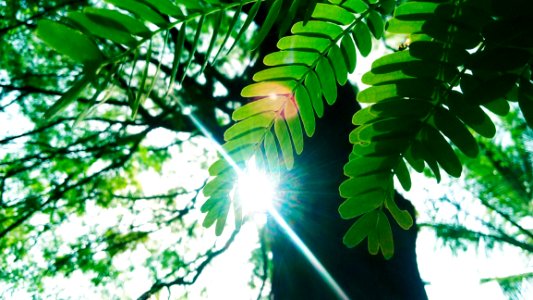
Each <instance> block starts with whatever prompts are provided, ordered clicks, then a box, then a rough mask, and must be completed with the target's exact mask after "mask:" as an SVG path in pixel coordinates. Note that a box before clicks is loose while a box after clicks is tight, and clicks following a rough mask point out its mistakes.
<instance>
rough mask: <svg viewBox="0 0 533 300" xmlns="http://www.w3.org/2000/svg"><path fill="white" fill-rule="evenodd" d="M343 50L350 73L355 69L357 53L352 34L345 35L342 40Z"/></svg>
mask: <svg viewBox="0 0 533 300" xmlns="http://www.w3.org/2000/svg"><path fill="white" fill-rule="evenodd" d="M341 51H342V56H343V57H344V63H345V64H346V68H347V70H348V72H349V73H352V72H353V71H354V70H355V64H356V62H357V55H356V53H355V43H354V41H353V39H352V36H351V35H345V36H344V37H343V38H342V40H341Z"/></svg>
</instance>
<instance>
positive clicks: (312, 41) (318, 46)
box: [277, 35, 330, 53]
mask: <svg viewBox="0 0 533 300" xmlns="http://www.w3.org/2000/svg"><path fill="white" fill-rule="evenodd" d="M329 45H330V40H328V39H325V38H321V37H312V36H302V35H291V36H286V37H282V38H281V39H280V40H279V41H278V44H277V46H278V49H280V50H289V49H306V50H309V51H313V52H317V53H322V52H324V51H325V50H326V49H327V48H328V47H329Z"/></svg>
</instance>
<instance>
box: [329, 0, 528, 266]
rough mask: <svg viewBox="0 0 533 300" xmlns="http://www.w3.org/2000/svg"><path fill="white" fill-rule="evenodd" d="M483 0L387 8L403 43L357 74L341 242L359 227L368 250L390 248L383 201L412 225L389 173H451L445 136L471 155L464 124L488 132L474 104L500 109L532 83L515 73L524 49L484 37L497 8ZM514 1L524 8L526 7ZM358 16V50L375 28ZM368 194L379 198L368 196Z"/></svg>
mask: <svg viewBox="0 0 533 300" xmlns="http://www.w3.org/2000/svg"><path fill="white" fill-rule="evenodd" d="M488 2H489V0H487V1H483V0H464V1H452V0H451V1H431V0H417V1H408V2H406V3H403V4H401V5H399V6H398V7H397V8H396V10H395V12H394V17H393V18H392V19H391V20H390V21H389V22H388V24H387V30H388V31H389V32H391V33H401V34H409V38H410V40H411V43H410V45H409V47H408V49H407V50H404V51H398V52H395V53H392V54H389V55H386V56H383V57H381V58H379V59H377V60H376V61H375V62H374V63H373V64H372V69H371V70H370V71H369V72H367V73H366V74H365V75H364V76H363V78H362V81H363V82H364V83H366V84H369V85H371V87H370V88H367V89H366V90H363V91H361V92H360V93H359V95H358V101H360V102H363V103H370V104H372V105H371V106H368V107H366V108H364V109H362V110H360V111H358V112H357V113H356V114H355V115H354V117H353V123H354V124H355V125H359V127H358V128H356V129H355V130H354V131H352V133H351V134H350V142H351V143H353V144H354V147H353V151H352V154H351V155H350V158H349V162H348V163H347V164H346V166H345V169H344V171H345V174H346V175H347V176H348V177H349V179H347V180H346V181H344V182H343V183H342V184H341V186H340V187H339V191H340V194H341V196H342V197H344V198H347V200H346V201H345V202H344V203H343V204H341V206H340V208H339V212H340V213H341V216H343V217H345V218H358V219H356V221H355V224H354V226H353V227H352V228H351V229H350V230H349V231H348V233H347V234H346V236H345V243H346V244H347V245H348V246H354V245H355V244H356V243H358V242H361V241H362V240H363V239H364V237H365V234H366V235H367V236H368V248H369V251H370V252H371V253H376V252H377V249H378V248H379V249H381V251H382V253H383V255H384V256H385V257H386V258H389V257H391V256H392V254H393V251H394V246H393V242H392V240H390V239H389V238H390V237H392V234H391V233H390V224H388V220H387V222H385V221H383V222H382V220H386V218H387V215H386V214H383V209H387V210H388V211H389V212H390V214H391V215H392V217H393V218H394V219H395V220H396V222H397V223H398V224H399V225H400V227H402V228H404V229H408V228H409V227H410V226H411V225H412V224H413V220H412V217H411V215H410V214H409V213H408V212H407V211H404V210H401V209H400V208H398V206H397V205H396V203H395V201H394V199H393V197H392V196H391V195H392V191H393V189H394V186H393V180H392V177H393V176H396V178H397V179H398V181H399V182H400V184H401V186H402V187H403V188H404V189H405V190H409V189H410V187H411V179H410V175H409V169H408V167H407V165H410V166H411V167H412V168H413V169H414V170H416V171H417V172H422V171H423V170H424V168H425V167H426V166H427V167H428V168H429V169H430V170H432V172H433V174H434V175H435V178H436V179H437V181H439V180H440V170H441V169H442V170H444V171H445V172H446V173H448V174H449V175H451V176H453V177H458V176H460V175H461V169H462V163H461V161H460V160H459V158H458V156H457V154H456V153H455V149H454V147H452V144H453V145H455V146H456V147H457V148H458V149H459V150H460V151H462V152H463V153H464V154H466V155H467V156H470V157H475V156H476V155H477V154H478V147H477V144H476V141H475V139H474V137H473V136H472V133H471V131H470V129H471V130H473V131H475V132H477V133H479V134H481V135H483V136H486V137H492V136H493V135H494V134H495V127H494V124H493V123H492V121H491V120H490V118H489V117H488V116H487V114H486V113H485V111H484V110H483V109H482V108H481V106H483V107H485V108H486V109H488V110H490V111H491V112H493V113H495V114H500V115H505V114H506V113H507V112H508V111H509V104H508V103H507V100H516V98H515V99H511V97H513V96H512V95H513V91H516V87H517V86H519V90H520V89H525V87H527V86H528V84H529V86H531V84H530V82H531V79H530V78H528V79H527V80H524V79H522V81H520V80H521V79H520V77H521V76H522V78H524V75H525V73H523V72H524V70H528V69H529V67H528V61H529V62H530V61H531V58H532V56H531V51H529V52H528V51H527V50H525V47H524V45H523V44H522V43H520V42H518V41H516V42H515V43H514V44H513V47H512V48H511V47H508V45H504V43H500V42H499V41H498V40H496V39H495V37H494V36H491V34H490V33H489V32H491V30H493V28H494V27H497V26H499V25H500V24H499V22H500V21H496V20H497V19H498V17H496V16H500V14H501V12H500V11H497V10H494V11H491V10H490V9H488V8H487V7H490V5H487V4H488ZM518 2H519V3H521V4H520V5H522V6H523V8H524V9H526V7H530V6H531V4H528V3H527V1H518ZM354 7H355V6H354ZM500 17H501V16H500ZM504 18H507V19H506V22H519V21H518V20H516V19H520V18H521V17H520V16H512V14H509V15H506V17H504ZM491 23H494V24H491ZM366 24H368V28H366V27H365V26H366V25H363V24H362V23H361V24H358V26H359V28H357V27H356V30H355V32H354V38H355V41H356V43H357V46H358V48H359V49H360V51H361V50H362V52H361V54H363V55H365V54H367V51H369V48H368V46H366V42H365V40H368V39H369V34H368V32H367V31H368V30H367V29H370V32H372V34H374V36H375V37H376V38H377V37H379V36H380V32H379V31H376V29H375V28H373V27H374V24H379V20H378V18H377V17H376V16H374V14H372V16H370V15H369V17H368V22H367V23H366ZM529 49H531V48H529ZM496 55H498V59H496ZM526 73H527V72H526ZM527 74H531V73H527ZM526 76H529V75H526ZM518 98H520V97H518ZM522 99H524V96H522ZM528 103H529V102H528ZM528 113H529V112H528ZM377 191H385V192H384V193H383V195H380V194H379V193H378V192H377ZM369 195H372V197H374V196H378V195H379V196H380V197H381V198H380V200H374V199H373V200H369ZM363 202H364V203H365V204H361V205H356V204H355V203H363ZM378 203H379V204H378ZM369 220H371V221H372V223H373V222H374V221H376V222H377V225H376V226H377V227H376V228H377V229H369V228H370V227H369V226H370V225H369V222H370V221H369ZM354 228H355V229H357V230H360V231H361V232H355V231H354ZM376 232H378V233H376Z"/></svg>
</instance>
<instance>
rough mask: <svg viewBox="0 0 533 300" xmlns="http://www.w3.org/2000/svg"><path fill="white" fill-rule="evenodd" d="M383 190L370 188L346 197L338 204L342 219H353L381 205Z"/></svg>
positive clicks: (383, 195) (383, 198)
mask: <svg viewBox="0 0 533 300" xmlns="http://www.w3.org/2000/svg"><path fill="white" fill-rule="evenodd" d="M384 200H385V192H384V191H383V190H382V189H374V190H370V191H368V192H366V193H364V194H360V195H357V196H356V197H352V198H348V199H346V201H344V202H343V203H342V204H341V205H340V206H339V213H340V215H341V217H342V218H343V219H345V220H346V219H353V218H357V217H359V216H361V215H364V214H366V213H368V212H370V211H373V210H375V209H376V208H378V207H380V206H382V205H383V202H384Z"/></svg>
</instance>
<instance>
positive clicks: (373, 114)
mask: <svg viewBox="0 0 533 300" xmlns="http://www.w3.org/2000/svg"><path fill="white" fill-rule="evenodd" d="M432 108H433V105H432V104H431V103H430V102H428V101H424V100H405V99H392V100H386V101H382V102H378V103H376V104H374V105H371V106H367V107H365V108H363V109H361V110H359V111H357V112H356V113H355V114H354V116H353V118H352V123H353V124H354V125H363V124H367V123H372V122H375V121H377V120H380V119H387V118H393V117H395V118H400V117H408V118H410V119H418V120H421V119H423V118H425V117H426V116H427V115H428V114H429V113H430V111H431V109H432Z"/></svg>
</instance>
